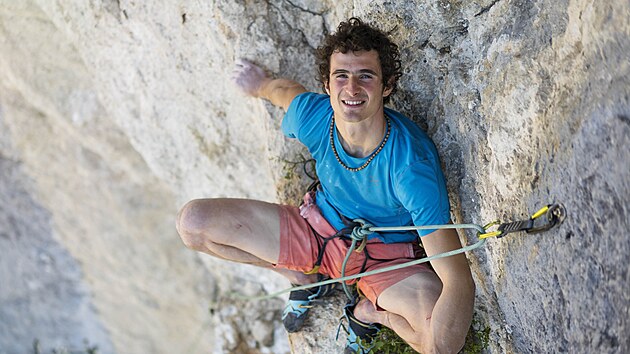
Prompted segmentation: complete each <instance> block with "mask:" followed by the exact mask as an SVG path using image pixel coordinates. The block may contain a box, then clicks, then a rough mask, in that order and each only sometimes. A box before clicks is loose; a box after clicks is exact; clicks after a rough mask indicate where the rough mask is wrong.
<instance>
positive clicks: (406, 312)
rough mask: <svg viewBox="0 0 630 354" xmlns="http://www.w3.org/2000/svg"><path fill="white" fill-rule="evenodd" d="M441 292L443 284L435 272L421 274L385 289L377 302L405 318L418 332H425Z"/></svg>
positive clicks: (385, 308)
mask: <svg viewBox="0 0 630 354" xmlns="http://www.w3.org/2000/svg"><path fill="white" fill-rule="evenodd" d="M385 274H387V273H385ZM441 292H442V282H441V281H440V278H438V276H437V275H436V274H435V273H434V272H432V271H431V272H420V273H416V274H413V275H411V276H409V277H407V278H405V279H403V280H401V281H399V282H397V283H395V284H394V285H392V286H390V287H389V288H387V289H385V290H384V291H383V292H382V293H381V294H380V296H379V297H378V299H377V302H378V306H379V307H381V308H383V309H384V310H386V311H388V312H392V313H395V314H397V315H399V316H402V317H404V318H405V319H406V320H407V321H408V322H409V324H411V325H412V327H413V328H415V329H416V330H417V331H423V330H424V329H426V328H425V327H426V326H428V324H429V320H430V318H431V314H432V313H433V307H434V306H435V303H436V302H437V300H438V298H439V296H440V293H441Z"/></svg>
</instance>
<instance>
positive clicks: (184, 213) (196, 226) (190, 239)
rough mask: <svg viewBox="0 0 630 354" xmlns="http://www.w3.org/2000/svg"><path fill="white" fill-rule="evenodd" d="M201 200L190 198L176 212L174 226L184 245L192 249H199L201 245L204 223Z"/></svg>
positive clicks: (204, 217)
mask: <svg viewBox="0 0 630 354" xmlns="http://www.w3.org/2000/svg"><path fill="white" fill-rule="evenodd" d="M203 214H204V213H203V206H202V201H201V200H199V199H195V200H191V201H189V202H188V203H186V204H185V205H184V206H183V207H182V208H181V209H180V211H179V213H177V219H176V222H175V228H176V229H177V233H178V234H179V237H180V238H181V240H182V242H183V243H184V245H185V246H186V247H188V248H190V249H193V250H199V249H200V248H201V246H202V245H203V240H204V237H203V234H204V223H205V222H206V220H205V219H206V218H207V217H206V216H203Z"/></svg>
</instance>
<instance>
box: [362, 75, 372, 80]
mask: <svg viewBox="0 0 630 354" xmlns="http://www.w3.org/2000/svg"><path fill="white" fill-rule="evenodd" d="M359 78H360V79H361V80H371V79H372V78H373V76H372V75H370V74H361V76H359Z"/></svg>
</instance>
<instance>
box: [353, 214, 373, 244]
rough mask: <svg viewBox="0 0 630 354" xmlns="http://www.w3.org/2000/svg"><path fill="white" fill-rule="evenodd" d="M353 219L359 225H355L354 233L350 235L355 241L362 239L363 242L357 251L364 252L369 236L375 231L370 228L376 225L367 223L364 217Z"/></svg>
mask: <svg viewBox="0 0 630 354" xmlns="http://www.w3.org/2000/svg"><path fill="white" fill-rule="evenodd" d="M352 221H353V222H355V223H357V224H359V225H358V226H355V227H354V229H352V233H351V234H350V235H349V237H350V239H352V240H353V241H356V242H359V241H361V244H360V245H359V247H357V249H356V250H355V251H356V252H363V249H364V248H365V245H366V244H367V237H368V236H369V235H370V234H373V233H374V231H372V230H370V228H371V227H374V225H372V224H370V223H367V222H366V221H365V220H363V219H354V220H352Z"/></svg>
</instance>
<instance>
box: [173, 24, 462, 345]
mask: <svg viewBox="0 0 630 354" xmlns="http://www.w3.org/2000/svg"><path fill="white" fill-rule="evenodd" d="M317 55H318V64H319V72H320V73H319V74H320V78H319V79H320V81H321V82H322V85H323V88H324V90H325V92H326V95H322V94H315V93H310V92H307V91H306V89H305V88H304V87H303V86H302V85H300V84H299V83H297V82H295V81H292V80H288V79H273V78H271V77H269V76H267V74H266V73H265V71H264V70H263V69H262V68H260V67H258V66H256V65H254V64H252V63H250V62H247V61H244V60H239V61H238V62H237V65H236V69H235V72H234V81H235V83H236V84H237V85H238V86H239V87H240V88H241V89H242V90H243V91H244V92H245V93H247V94H249V95H251V96H254V97H261V98H264V99H267V100H269V101H270V102H271V103H273V104H274V105H277V106H279V107H282V108H284V109H285V110H286V111H287V113H286V115H285V117H284V118H283V122H282V129H283V131H284V133H285V135H287V136H288V137H291V138H297V139H299V140H300V141H301V142H302V143H304V144H305V145H306V147H307V148H308V149H309V151H310V152H311V154H312V156H313V157H314V158H315V160H316V161H317V163H316V169H317V174H318V177H319V180H320V186H319V187H318V188H317V190H316V191H314V192H312V193H309V194H307V195H306V196H305V203H304V205H302V207H301V210H300V209H298V208H297V207H291V206H286V205H277V204H270V203H265V202H261V201H254V200H237V199H202V200H193V201H191V202H189V203H188V204H186V205H185V206H184V207H183V208H182V210H181V211H180V214H179V217H178V221H177V229H178V231H179V233H180V235H181V237H182V240H183V242H184V243H185V244H186V245H187V246H188V247H190V248H192V249H194V250H197V251H201V252H205V253H207V254H210V255H213V256H216V257H220V258H223V259H227V260H232V261H237V262H242V263H249V264H254V265H258V266H261V267H265V268H269V269H274V270H276V271H278V272H280V273H281V274H283V275H285V276H286V277H287V278H288V279H289V280H290V281H291V282H292V283H294V284H308V283H313V282H315V281H317V280H318V279H321V275H324V276H331V277H338V276H339V275H340V268H341V263H342V261H343V258H344V256H345V254H346V251H347V249H348V245H349V244H350V241H349V240H348V239H347V238H344V237H334V236H333V235H336V236H339V232H338V231H339V230H343V229H344V228H346V227H348V225H352V220H354V219H359V218H360V219H363V220H365V221H366V222H369V223H370V224H373V225H375V226H401V225H410V224H416V225H434V224H445V223H448V222H449V220H450V212H449V208H450V207H449V203H448V199H447V192H446V187H445V183H444V177H443V175H442V172H441V170H440V163H439V159H438V155H437V152H436V149H435V147H434V145H433V143H432V142H431V141H430V139H429V138H428V137H427V136H426V134H425V133H424V132H423V131H421V130H420V129H419V128H418V127H417V126H416V125H415V124H413V123H412V122H411V121H410V120H409V119H407V118H406V117H404V116H402V115H401V114H400V113H398V112H395V111H393V110H390V109H387V108H385V107H384V103H386V102H387V101H388V100H389V97H390V95H391V94H393V93H394V92H395V91H396V84H397V80H398V79H399V77H400V76H401V72H400V61H399V59H398V58H399V52H398V47H397V46H396V45H395V44H393V43H392V42H391V41H390V40H389V38H388V37H387V36H386V35H385V34H384V33H382V32H380V31H378V30H376V29H374V28H373V27H371V26H369V25H366V24H364V23H362V22H361V21H360V20H359V19H356V18H351V19H350V20H348V21H346V22H342V23H341V24H340V25H339V27H338V28H337V32H336V33H334V34H332V35H329V36H327V37H326V39H325V41H324V43H323V45H322V46H321V47H320V48H318V51H317ZM322 216H323V218H322ZM418 236H421V237H420V240H421V243H422V246H423V248H424V250H425V251H426V254H427V255H429V256H431V255H434V254H438V253H442V252H446V251H450V250H453V249H457V248H460V247H461V243H460V241H459V238H458V235H457V233H456V232H455V231H454V230H451V229H448V230H445V229H439V230H425V231H420V232H419V235H418V234H417V233H415V232H399V233H381V234H372V235H370V236H369V241H368V242H367V246H366V247H365V250H364V251H363V252H362V253H356V252H355V253H353V254H352V256H351V257H350V260H349V263H348V271H347V272H346V273H347V274H356V273H358V272H360V271H363V270H372V269H378V268H382V267H384V266H389V265H392V264H399V263H403V262H406V261H409V260H410V259H411V258H415V257H417V256H418V255H419V251H420V250H419V245H418V242H417V240H418ZM431 265H432V267H433V269H434V271H433V270H431V269H430V268H429V267H428V266H426V265H425V264H421V265H416V266H412V267H408V268H404V269H400V270H396V271H390V272H386V273H382V274H377V275H373V276H368V277H363V278H361V279H360V280H359V281H358V282H357V286H358V289H359V291H360V293H361V294H362V296H361V298H360V301H358V303H353V304H351V306H349V307H348V308H347V309H346V317H347V318H348V320H349V328H348V330H349V336H348V339H349V340H348V343H347V348H346V352H352V353H354V352H357V351H358V352H368V351H369V350H370V343H369V342H370V340H371V338H372V337H373V336H374V335H375V333H376V332H377V331H378V328H380V327H379V325H385V326H387V327H389V328H391V329H392V330H394V331H395V332H396V333H397V334H398V335H399V336H400V337H402V338H403V339H404V340H405V341H406V342H408V343H409V344H410V345H411V346H412V347H413V348H414V349H415V350H418V351H420V352H422V353H434V352H435V353H438V352H439V353H455V352H458V351H459V350H460V349H461V348H462V347H463V345H464V339H465V337H466V333H467V331H468V328H469V327H470V323H471V319H472V309H473V299H474V283H473V280H472V277H471V273H470V268H469V266H468V262H467V260H466V257H465V256H464V255H462V254H460V255H456V256H451V257H446V258H441V259H438V260H435V261H433V262H431ZM313 270H317V271H318V272H319V273H320V276H319V277H318V276H317V275H313V274H310V275H307V274H305V273H310V272H309V271H313ZM327 290H328V288H325V287H323V288H322V287H320V288H318V289H315V290H313V291H312V292H305V291H302V292H295V293H294V294H291V297H290V301H289V304H288V305H287V309H286V310H285V314H284V316H283V317H284V318H283V321H284V323H285V326H286V327H287V329H288V330H290V331H295V330H299V327H301V325H302V323H303V320H304V317H305V316H306V309H308V307H309V306H310V305H309V304H310V302H311V301H312V300H313V299H314V298H317V297H320V296H323V295H324V293H326V292H327ZM357 338H360V339H361V340H360V341H359V340H357Z"/></svg>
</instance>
